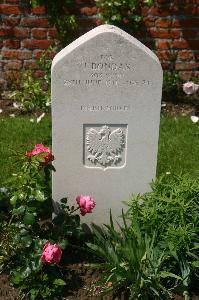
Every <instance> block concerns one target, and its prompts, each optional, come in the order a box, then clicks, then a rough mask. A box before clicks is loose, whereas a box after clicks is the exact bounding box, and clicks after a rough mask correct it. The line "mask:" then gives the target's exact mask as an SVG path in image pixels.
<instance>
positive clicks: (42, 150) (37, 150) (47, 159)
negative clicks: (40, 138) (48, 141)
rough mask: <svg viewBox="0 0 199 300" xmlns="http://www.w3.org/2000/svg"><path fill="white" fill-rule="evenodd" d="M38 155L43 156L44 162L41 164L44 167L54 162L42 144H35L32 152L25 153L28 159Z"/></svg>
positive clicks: (48, 149) (49, 151) (49, 152)
mask: <svg viewBox="0 0 199 300" xmlns="http://www.w3.org/2000/svg"><path fill="white" fill-rule="evenodd" d="M39 154H43V158H44V161H43V162H42V164H44V165H47V164H48V163H49V162H51V161H53V160H54V156H53V155H52V153H51V150H50V148H48V147H45V146H44V145H43V144H36V145H35V147H34V149H33V150H32V151H29V152H27V153H26V155H27V157H29V158H31V157H32V156H36V155H39Z"/></svg>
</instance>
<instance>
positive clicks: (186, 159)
mask: <svg viewBox="0 0 199 300" xmlns="http://www.w3.org/2000/svg"><path fill="white" fill-rule="evenodd" d="M166 172H171V173H180V172H183V173H189V174H190V175H191V176H192V177H198V175H199V123H193V122H192V121H191V120H190V118H188V117H179V118H171V117H165V116H162V117H161V125H160V137H159V148H158V165H157V176H159V175H161V174H163V173H166Z"/></svg>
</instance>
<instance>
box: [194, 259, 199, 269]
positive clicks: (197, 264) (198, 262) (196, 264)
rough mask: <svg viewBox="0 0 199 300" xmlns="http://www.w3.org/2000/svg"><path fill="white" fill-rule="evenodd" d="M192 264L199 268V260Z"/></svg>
mask: <svg viewBox="0 0 199 300" xmlns="http://www.w3.org/2000/svg"><path fill="white" fill-rule="evenodd" d="M192 266H194V267H195V268H199V261H197V260H196V261H193V262H192Z"/></svg>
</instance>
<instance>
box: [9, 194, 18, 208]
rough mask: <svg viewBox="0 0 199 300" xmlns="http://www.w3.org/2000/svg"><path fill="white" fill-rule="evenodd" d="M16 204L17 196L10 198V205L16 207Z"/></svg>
mask: <svg viewBox="0 0 199 300" xmlns="http://www.w3.org/2000/svg"><path fill="white" fill-rule="evenodd" d="M16 203H17V196H16V195H15V196H12V197H11V198H10V204H11V205H13V206H15V205H16Z"/></svg>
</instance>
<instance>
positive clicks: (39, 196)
mask: <svg viewBox="0 0 199 300" xmlns="http://www.w3.org/2000/svg"><path fill="white" fill-rule="evenodd" d="M35 199H36V200H37V201H39V202H44V201H45V196H44V193H42V192H41V191H40V190H37V191H36V193H35Z"/></svg>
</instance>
